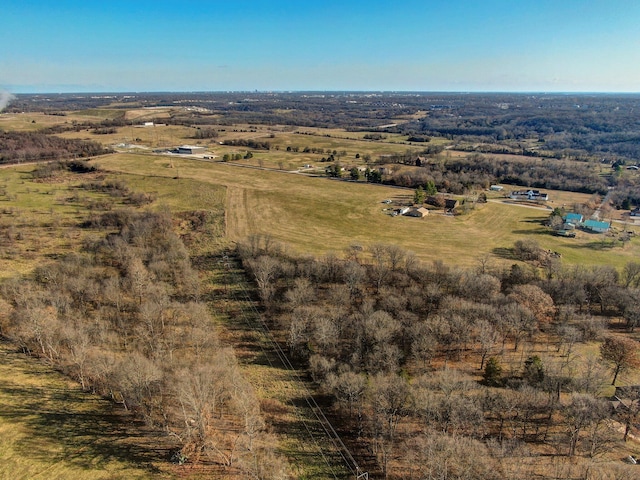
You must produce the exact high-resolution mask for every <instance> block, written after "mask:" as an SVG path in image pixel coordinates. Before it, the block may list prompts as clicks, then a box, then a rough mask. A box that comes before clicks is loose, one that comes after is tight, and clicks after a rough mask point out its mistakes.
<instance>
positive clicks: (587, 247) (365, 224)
mask: <svg viewBox="0 0 640 480" xmlns="http://www.w3.org/2000/svg"><path fill="white" fill-rule="evenodd" d="M96 163H98V164H99V165H100V166H101V167H103V168H106V169H108V170H111V171H117V172H123V173H128V174H137V175H140V176H142V177H143V178H149V177H150V176H154V178H157V179H158V181H160V179H163V182H164V181H166V180H164V179H167V178H171V179H173V181H174V182H175V183H176V184H180V182H186V181H187V180H196V181H198V182H200V183H201V184H202V185H211V186H212V188H213V187H220V186H223V187H225V189H226V207H225V208H226V212H225V215H226V234H227V237H228V238H229V239H230V240H232V241H240V240H242V239H244V238H246V237H247V236H248V235H252V234H265V235H271V236H272V237H274V238H275V239H277V240H279V241H281V242H283V243H285V244H286V245H288V246H290V247H291V248H292V249H294V250H296V251H298V252H300V253H310V254H324V253H328V252H341V251H343V250H344V249H346V248H347V247H349V246H350V245H353V244H358V245H362V246H366V245H370V244H373V243H387V244H391V243H393V244H398V245H400V246H402V247H403V248H405V249H407V250H409V251H412V252H413V253H415V254H416V256H417V257H418V258H420V259H421V260H423V261H433V260H442V261H444V262H445V263H449V264H455V265H461V266H472V265H475V264H476V263H477V261H478V260H479V258H480V257H482V256H484V255H489V256H490V257H491V258H492V259H493V261H494V262H495V263H496V264H510V263H513V261H514V260H513V259H512V258H510V257H509V249H510V248H511V247H512V246H513V244H514V242H515V241H516V240H519V239H523V238H526V237H534V238H535V239H536V240H537V241H538V242H539V244H540V246H541V247H542V248H545V249H549V250H553V251H556V252H559V253H560V254H561V255H562V258H563V261H564V262H566V263H571V264H578V263H579V264H584V265H614V266H616V267H618V268H621V267H622V266H623V265H624V264H625V263H627V262H629V261H632V260H635V259H637V257H638V255H639V254H640V241H639V240H638V238H637V237H634V238H633V239H632V240H631V241H630V242H629V243H627V244H626V245H625V246H624V247H623V246H621V244H619V242H617V243H613V244H612V240H610V239H608V238H606V237H603V236H602V235H590V234H586V233H584V234H583V233H580V234H579V237H578V238H576V239H567V238H561V237H554V236H551V235H550V234H548V232H547V230H546V229H545V228H544V227H542V225H541V221H542V220H544V219H545V218H546V217H547V216H548V215H549V210H540V209H534V208H527V207H523V206H516V205H509V204H503V203H494V202H490V203H487V204H484V205H480V206H479V207H478V208H477V209H475V210H473V211H471V212H470V213H469V214H467V215H461V216H456V217H452V216H445V215H443V214H442V212H441V211H439V210H438V211H434V212H433V213H432V214H431V215H430V216H428V217H426V218H424V219H415V218H409V217H391V216H390V215H388V214H387V213H385V212H383V208H385V207H386V205H384V204H382V203H381V202H382V200H384V199H387V198H389V199H394V200H398V201H404V202H406V203H409V202H411V199H412V197H413V192H412V191H411V190H408V189H398V188H391V187H386V186H378V185H370V184H364V183H353V182H343V181H337V180H329V179H326V178H312V177H307V176H304V175H299V174H294V173H283V172H277V171H270V170H261V169H255V168H242V167H237V166H232V165H226V164H223V163H212V162H203V161H198V160H188V159H178V158H173V159H171V160H170V159H168V158H167V157H162V156H151V155H113V156H108V157H103V158H101V159H100V160H97V161H96ZM171 165H173V168H171ZM174 177H178V178H174ZM182 191H183V192H184V193H185V195H187V197H188V196H189V195H191V193H190V191H189V188H187V187H186V186H185V187H184V188H182Z"/></svg>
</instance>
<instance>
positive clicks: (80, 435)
mask: <svg viewBox="0 0 640 480" xmlns="http://www.w3.org/2000/svg"><path fill="white" fill-rule="evenodd" d="M0 357H1V358H2V361H1V362H0V439H1V440H0V478H4V479H11V480H22V479H24V480H27V479H29V480H31V479H47V480H56V479H60V480H67V479H74V480H75V479H78V480H85V479H86V480H93V479H114V480H115V479H123V480H125V479H127V480H129V479H146V478H170V477H171V475H170V474H169V473H167V472H163V471H162V470H160V469H159V468H158V466H157V465H160V464H161V462H162V460H165V457H166V456H167V455H168V449H167V447H166V438H165V439H162V438H159V437H158V443H157V444H150V443H152V442H153V438H154V437H151V436H148V437H140V432H141V431H144V429H141V427H140V426H139V425H135V426H134V424H133V423H132V422H131V418H130V417H129V419H128V420H127V421H125V420H124V419H123V418H122V417H121V414H122V412H121V411H119V410H118V409H119V408H121V407H119V406H114V405H113V404H112V403H111V402H109V401H107V400H103V399H101V398H100V397H97V396H95V395H89V394H85V393H82V392H81V391H80V390H79V388H78V386H77V385H76V384H75V383H72V382H69V381H68V380H66V379H65V378H64V377H63V376H62V375H61V374H59V373H57V372H55V371H53V370H52V369H51V368H49V367H47V366H45V365H43V364H42V363H40V362H38V361H37V360H34V359H32V358H29V357H27V356H25V355H24V354H22V353H19V352H16V351H15V349H14V347H11V346H10V345H9V344H6V343H0ZM165 465H166V464H165Z"/></svg>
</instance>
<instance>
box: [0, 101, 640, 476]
mask: <svg viewBox="0 0 640 480" xmlns="http://www.w3.org/2000/svg"><path fill="white" fill-rule="evenodd" d="M116 97H117V96H114V97H111V96H105V97H101V96H90V95H87V96H70V97H68V98H62V97H58V96H56V97H51V98H48V97H46V96H43V97H41V96H28V95H24V96H20V97H18V98H17V99H16V100H15V102H14V103H12V107H11V108H13V109H14V110H10V111H8V112H5V113H2V114H0V129H2V131H1V132H0V134H1V135H2V143H1V144H0V159H1V163H2V165H1V170H0V173H1V180H0V213H1V216H0V334H1V335H2V338H3V344H2V347H3V353H4V357H5V358H6V361H5V362H4V363H3V364H2V369H1V372H0V373H1V375H0V385H3V386H4V387H3V388H2V389H0V390H1V391H0V395H3V396H4V397H3V398H4V400H3V404H4V405H5V406H6V408H5V409H4V411H3V412H1V414H0V430H1V431H4V432H5V433H6V435H5V436H6V438H7V439H8V441H7V442H5V445H3V450H2V452H1V453H2V458H3V459H4V460H5V462H4V463H3V469H2V470H1V472H2V475H4V476H7V477H16V478H32V477H33V476H35V475H41V476H42V475H46V476H50V477H51V478H67V477H69V476H73V477H74V478H76V477H77V478H87V479H91V478H195V479H198V478H232V479H235V478H238V479H241V478H265V479H266V478H274V479H275V478H278V479H284V478H345V479H346V478H356V477H358V478H364V477H363V475H368V476H369V478H388V479H401V478H456V479H463V478H465V479H481V478H482V479H493V478H495V479H496V480H497V479H511V478H513V479H523V480H524V479H528V478H544V479H552V478H589V479H592V480H596V479H599V480H604V479H606V478H613V477H610V476H608V475H609V473H610V472H614V473H615V475H618V477H615V478H633V475H634V474H635V470H633V469H634V468H640V467H637V466H634V465H631V464H630V463H628V461H626V462H625V459H628V458H631V457H633V458H636V457H638V456H639V455H640V443H638V440H637V439H638V438H639V437H640V423H639V421H640V420H639V418H640V417H639V415H640V414H638V409H637V408H636V407H637V402H638V399H639V398H640V397H638V395H639V393H638V392H639V391H640V390H638V389H637V385H638V384H639V382H640V357H638V354H637V351H638V349H637V346H638V342H639V341H640V337H639V336H638V335H639V334H638V328H637V327H638V321H639V320H640V316H639V314H640V312H639V310H638V302H637V295H638V291H639V290H638V289H639V288H640V265H639V263H638V260H637V259H638V258H639V256H640V239H639V235H640V222H638V221H637V220H636V217H635V215H633V214H634V212H635V211H636V210H637V208H638V206H639V204H640V198H639V197H638V194H637V192H638V186H639V185H640V176H639V175H638V173H637V171H636V170H634V169H632V168H631V169H628V168H627V167H629V166H633V165H635V164H636V163H637V161H635V160H634V158H635V157H634V155H635V154H634V153H633V152H631V150H630V149H628V148H627V146H628V145H622V144H623V143H624V142H620V143H616V142H617V141H618V140H620V139H619V137H610V138H609V137H608V138H607V139H604V138H602V137H600V136H599V135H601V133H597V132H596V131H595V129H594V130H593V131H591V130H589V128H593V124H592V123H591V119H590V118H591V117H583V116H581V115H582V113H580V112H578V113H576V112H577V111H575V112H574V111H573V110H572V112H573V113H572V114H571V115H568V114H567V113H566V110H567V108H568V107H567V106H568V105H571V102H572V101H574V99H572V98H566V97H562V96H560V97H555V96H554V97H553V98H552V101H553V102H556V103H557V105H558V106H557V107H554V108H556V109H551V110H550V113H549V116H550V118H551V117H552V118H553V121H554V122H556V123H554V125H555V128H560V127H558V125H562V128H564V129H565V130H566V131H567V132H574V133H572V135H573V134H575V135H578V134H580V135H583V136H582V137H581V140H580V141H578V140H577V139H575V138H574V137H572V136H571V135H569V134H567V135H565V136H563V137H562V139H559V138H558V135H556V133H555V131H551V130H549V128H547V127H544V128H543V126H541V125H539V123H537V122H538V121H537V120H536V121H534V120H533V119H537V118H538V117H537V112H538V110H539V108H540V105H539V102H540V101H539V100H538V99H532V98H531V97H529V96H524V95H523V96H517V95H516V96H515V97H513V96H512V95H511V94H505V96H504V98H501V100H503V102H502V103H500V104H501V105H502V104H504V103H509V102H512V103H513V102H515V101H517V102H519V105H523V106H522V107H519V108H522V109H523V110H522V112H521V115H522V118H520V117H518V118H516V119H514V118H513V117H511V116H510V112H508V111H507V110H506V109H502V108H500V109H498V113H496V108H495V100H496V99H495V97H494V96H492V95H476V96H466V95H460V96H459V97H458V96H453V95H441V96H439V95H435V96H427V95H426V94H425V95H424V98H423V97H422V96H421V95H406V96H405V95H401V94H388V95H385V96H382V97H380V96H378V95H368V94H362V95H355V94H348V95H346V96H344V97H343V96H342V95H339V94H331V95H327V96H324V97H316V96H308V95H306V94H295V93H287V94H284V93H283V94H269V95H265V94H260V93H254V94H237V93H229V94H222V93H220V94H184V95H181V94H138V95H122V96H121V97H117V98H116ZM345 98H346V99H347V100H346V101H345ZM381 98H382V99H383V100H384V101H381ZM463 100H464V102H466V103H467V110H465V109H463V108H462V107H461V106H460V105H462V103H464V102H463ZM549 101H551V100H549ZM354 102H355V103H354ZM598 102H599V103H598V108H599V109H601V110H602V111H606V112H618V113H616V114H615V115H613V114H612V115H611V116H610V117H606V118H607V119H608V120H607V121H610V122H612V124H611V125H610V126H609V127H608V128H611V129H613V128H623V124H624V123H625V121H626V120H625V119H628V118H629V117H628V116H629V115H630V114H629V112H630V111H631V110H633V108H635V102H636V99H635V97H632V98H618V97H607V96H604V97H602V98H599V99H598ZM556 103H554V105H555V104H556ZM445 104H446V105H448V106H447V107H446V108H444V107H443V105H445ZM167 105H173V106H167ZM247 105H251V107H250V108H249V107H247ZM545 105H546V104H545ZM374 107H375V108H374ZM545 108H546V107H545ZM450 110H455V111H456V112H457V113H458V114H459V117H460V118H464V122H463V121H459V122H458V123H456V124H453V123H451V117H450V116H449V113H448V112H449V111H450ZM443 112H444V113H443ZM478 112H483V115H485V116H486V117H487V118H489V117H490V118H492V119H493V120H492V121H493V122H494V125H495V126H493V127H489V126H487V125H485V124H486V123H487V122H485V123H483V124H482V125H481V126H479V125H477V123H478V122H480V121H479V120H478V115H479V114H478ZM505 112H506V113H505ZM296 122H299V123H296ZM581 122H582V123H581ZM616 122H618V123H616ZM578 124H580V125H582V126H581V127H580V128H578V127H577V126H576V125H578ZM498 130H499V131H498ZM503 130H504V131H503ZM521 137H522V138H521ZM561 140H562V141H561ZM598 142H601V143H598ZM605 145H606V147H605ZM181 147H182V148H181ZM616 149H617V150H616ZM190 152H194V153H190ZM634 162H635V163H634ZM514 191H519V192H520V194H518V195H512V192H514ZM512 197H516V198H512ZM412 208H413V209H414V210H420V211H421V215H422V216H421V217H420V218H418V217H411V216H407V215H405V214H404V213H405V212H406V211H410V210H411V209H412ZM576 218H579V219H580V221H576V220H575V219H576ZM582 219H584V221H583V220H582ZM572 222H576V223H572ZM588 222H592V223H588ZM593 222H595V223H593ZM589 225H596V226H597V227H598V228H601V229H602V230H601V232H599V233H594V232H593V231H589V228H588V227H589ZM34 392H35V393H37V395H35V393H34ZM32 396H37V402H36V401H35V400H34V399H31V398H30V397H32ZM28 410H37V411H39V412H41V413H39V414H37V413H30V412H28ZM72 420H73V421H72ZM89 424H91V425H95V424H98V425H100V426H101V429H96V428H94V427H92V426H91V425H89ZM68 425H71V427H70V428H67V427H66V426H68ZM25 443H26V444H28V445H31V446H32V447H33V448H25V446H24V445H25ZM127 452H129V453H127ZM49 457H50V458H49ZM479 459H481V460H479ZM443 465H450V466H451V470H450V471H449V473H447V475H449V476H446V475H444V473H443V471H442V466H443ZM630 475H631V476H630Z"/></svg>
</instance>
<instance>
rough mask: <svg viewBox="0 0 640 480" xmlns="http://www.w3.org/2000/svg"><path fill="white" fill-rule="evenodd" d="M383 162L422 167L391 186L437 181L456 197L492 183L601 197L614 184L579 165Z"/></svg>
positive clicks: (473, 158)
mask: <svg viewBox="0 0 640 480" xmlns="http://www.w3.org/2000/svg"><path fill="white" fill-rule="evenodd" d="M393 160H395V161H393ZM380 162H383V163H386V164H388V163H402V164H405V165H406V164H408V165H418V167H416V168H413V169H400V170H398V171H397V172H394V173H391V174H389V175H387V177H386V178H385V179H384V180H385V181H386V182H388V183H392V184H395V185H400V186H403V187H412V188H416V187H418V186H421V185H425V184H426V183H427V182H433V183H434V184H435V185H436V188H437V189H438V190H439V191H446V192H451V193H455V194H463V193H465V192H467V191H469V190H474V189H485V188H488V187H489V186H490V185H491V184H492V183H507V184H513V185H524V186H527V187H532V188H549V189H557V190H568V191H574V192H582V193H599V194H605V193H606V192H607V190H608V187H609V185H610V183H609V181H608V180H607V178H606V177H602V176H600V175H598V173H597V172H596V171H594V170H593V168H591V167H590V166H589V165H587V164H582V163H576V162H566V161H556V160H550V161H546V162H541V161H539V160H533V159H531V160H527V159H522V160H520V161H513V160H502V159H498V158H495V157H490V156H485V155H481V154H473V155H470V156H468V157H465V158H455V159H448V160H435V159H427V160H424V159H423V160H420V159H419V158H417V157H415V156H414V157H413V161H412V160H411V159H410V158H407V157H406V155H405V156H398V155H397V156H393V157H383V158H381V159H380Z"/></svg>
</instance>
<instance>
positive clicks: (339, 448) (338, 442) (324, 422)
mask: <svg viewBox="0 0 640 480" xmlns="http://www.w3.org/2000/svg"><path fill="white" fill-rule="evenodd" d="M223 263H224V266H225V271H226V272H227V273H228V275H229V276H230V278H235V279H236V280H235V281H233V284H234V285H237V286H238V287H239V289H240V293H241V294H242V297H243V298H242V301H243V302H244V303H245V304H246V305H248V307H249V309H250V310H251V313H252V317H253V320H251V319H250V318H249V316H248V315H247V314H246V313H245V311H244V309H241V315H242V317H243V320H244V321H245V323H246V324H247V326H249V327H255V326H258V327H259V329H260V330H261V331H262V333H263V334H264V336H265V338H266V339H267V340H268V342H269V344H270V345H271V351H273V352H275V354H276V355H277V357H278V360H279V361H280V364H281V365H282V367H284V368H285V369H286V370H287V371H289V372H290V373H291V374H292V375H293V377H294V378H295V379H296V380H298V384H299V385H300V387H301V389H302V391H303V393H304V400H305V402H306V404H307V406H308V407H309V410H310V411H311V413H312V414H313V416H314V417H315V419H316V421H317V422H318V424H319V425H320V426H321V427H322V429H323V431H324V436H325V437H326V438H328V439H329V440H330V441H331V443H332V445H333V447H334V449H335V450H336V452H337V453H338V454H339V455H340V457H341V460H342V463H343V464H344V465H346V467H347V468H348V469H349V471H350V472H351V474H352V475H354V476H355V478H357V479H368V478H369V476H368V473H367V472H362V471H361V470H360V467H359V466H358V463H357V462H356V460H355V459H354V457H353V455H352V454H351V452H350V451H349V449H348V448H347V446H346V445H345V444H344V442H343V441H342V439H341V438H340V435H339V434H338V433H337V432H336V430H335V428H334V427H333V425H332V424H331V422H330V421H329V419H328V418H327V417H326V415H325V414H324V412H323V410H322V408H321V407H320V405H318V403H317V401H316V399H315V398H314V397H313V395H312V394H311V392H310V391H309V389H308V388H307V386H306V384H305V380H304V379H303V378H302V377H301V376H300V374H299V372H298V370H297V369H296V368H294V366H293V364H292V363H291V361H290V360H289V357H288V356H287V354H286V353H285V352H284V350H283V349H282V348H281V347H280V344H279V343H278V341H277V340H276V339H275V337H274V335H273V333H272V332H271V329H270V328H269V326H268V325H267V323H266V322H265V320H264V319H263V317H262V315H261V313H260V312H259V311H258V309H257V308H256V307H255V304H254V301H253V300H252V298H251V296H250V294H249V292H248V291H247V289H246V288H245V287H244V285H243V281H238V280H237V277H238V274H237V273H235V272H232V271H231V260H230V257H229V255H228V254H224V255H223ZM234 263H235V262H234ZM242 280H244V279H242ZM260 349H261V350H262V353H263V354H264V356H265V358H266V359H267V362H268V363H269V365H270V366H271V367H274V365H273V363H272V362H271V359H270V358H269V355H268V354H267V352H266V351H265V349H264V348H263V346H262V345H261V344H260ZM296 414H297V416H298V418H299V420H300V421H301V422H302V423H303V425H304V426H305V429H306V430H307V432H308V433H309V436H310V437H311V439H312V441H313V442H314V443H315V444H316V446H317V447H318V449H319V450H320V454H321V455H322V457H323V459H324V461H325V463H326V464H327V467H328V468H329V469H330V470H331V472H332V475H333V476H334V478H338V477H337V476H336V474H335V472H334V471H333V468H332V467H331V465H330V463H329V460H328V459H327V457H326V456H325V454H324V452H323V451H322V447H321V446H320V444H319V443H318V441H317V439H316V437H315V436H314V434H313V433H312V431H311V428H310V427H309V425H308V424H307V422H306V420H305V419H304V418H303V417H302V415H301V414H300V412H297V411H296Z"/></svg>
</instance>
